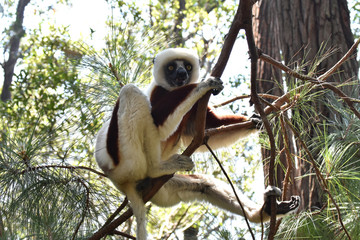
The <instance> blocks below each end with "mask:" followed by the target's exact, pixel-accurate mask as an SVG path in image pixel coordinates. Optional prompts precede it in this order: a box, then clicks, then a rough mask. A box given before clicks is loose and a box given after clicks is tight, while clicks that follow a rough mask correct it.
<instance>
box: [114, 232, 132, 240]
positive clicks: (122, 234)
mask: <svg viewBox="0 0 360 240" xmlns="http://www.w3.org/2000/svg"><path fill="white" fill-rule="evenodd" d="M112 234H116V235H119V236H123V237H126V238H129V239H136V237H134V236H131V235H129V234H127V233H124V232H120V231H116V230H114V231H113V232H112Z"/></svg>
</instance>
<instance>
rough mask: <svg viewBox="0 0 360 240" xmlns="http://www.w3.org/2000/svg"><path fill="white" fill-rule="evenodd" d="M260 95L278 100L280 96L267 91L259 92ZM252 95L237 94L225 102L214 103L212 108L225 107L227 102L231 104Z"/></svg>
mask: <svg viewBox="0 0 360 240" xmlns="http://www.w3.org/2000/svg"><path fill="white" fill-rule="evenodd" d="M258 95H259V96H260V97H262V98H269V99H272V100H277V99H278V98H279V97H278V96H275V95H271V94H267V93H259V94H258ZM250 97H251V95H242V96H237V97H234V98H231V99H230V100H227V101H225V102H222V103H220V104H217V105H213V106H212V108H219V107H223V106H225V105H227V104H230V103H232V102H235V101H236V100H241V99H245V98H250Z"/></svg>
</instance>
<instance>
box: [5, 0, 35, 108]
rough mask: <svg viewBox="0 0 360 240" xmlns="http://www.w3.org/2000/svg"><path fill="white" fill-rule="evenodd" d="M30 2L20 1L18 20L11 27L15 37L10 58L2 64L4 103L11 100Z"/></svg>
mask: <svg viewBox="0 0 360 240" xmlns="http://www.w3.org/2000/svg"><path fill="white" fill-rule="evenodd" d="M29 2H30V0H19V2H18V5H17V9H16V20H15V22H14V23H13V25H12V27H11V30H12V31H11V32H12V34H13V35H12V36H11V38H10V43H9V45H10V49H9V57H8V59H7V60H6V61H5V62H4V63H3V64H2V67H3V69H4V84H3V88H2V92H1V100H2V101H4V102H5V101H8V100H10V99H11V92H10V86H11V83H12V79H13V75H14V68H15V64H16V62H17V60H18V58H19V48H20V40H21V38H22V37H23V36H24V34H25V30H24V28H23V21H24V11H25V7H26V6H27V5H28V4H29Z"/></svg>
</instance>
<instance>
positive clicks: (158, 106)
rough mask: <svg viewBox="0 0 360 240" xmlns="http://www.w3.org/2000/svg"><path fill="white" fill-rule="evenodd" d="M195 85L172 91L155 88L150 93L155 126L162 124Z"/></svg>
mask: <svg viewBox="0 0 360 240" xmlns="http://www.w3.org/2000/svg"><path fill="white" fill-rule="evenodd" d="M195 87H196V84H188V85H185V86H182V87H179V88H176V89H174V90H172V91H168V90H166V89H165V88H163V87H160V86H156V87H155V88H154V90H153V91H152V93H151V96H150V101H151V115H152V117H153V119H154V123H155V125H156V126H161V125H163V124H164V122H165V121H166V119H167V118H168V117H169V115H170V114H172V113H173V112H174V111H175V109H176V108H177V107H178V106H179V105H180V104H181V103H182V102H184V100H185V99H186V98H187V97H188V95H189V94H190V93H191V92H192V91H193V90H194V88H195Z"/></svg>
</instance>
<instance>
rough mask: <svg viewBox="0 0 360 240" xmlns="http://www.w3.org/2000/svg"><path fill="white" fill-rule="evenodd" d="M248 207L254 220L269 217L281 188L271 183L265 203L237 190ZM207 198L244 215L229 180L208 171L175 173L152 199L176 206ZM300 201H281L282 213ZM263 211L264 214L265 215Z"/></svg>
mask: <svg viewBox="0 0 360 240" xmlns="http://www.w3.org/2000/svg"><path fill="white" fill-rule="evenodd" d="M237 194H238V196H239V198H240V201H241V203H242V205H243V207H244V210H245V213H246V217H247V218H248V219H249V220H250V221H251V222H261V220H262V221H264V222H265V221H268V220H269V218H270V216H269V213H268V212H269V209H270V208H269V207H268V205H269V201H268V197H269V196H271V195H276V196H279V194H281V191H280V190H279V189H278V188H275V187H268V188H267V189H266V191H265V193H264V198H265V204H266V205H265V207H264V208H263V207H262V205H259V204H256V203H254V202H253V201H251V200H250V199H248V198H247V197H246V196H244V195H243V194H241V192H240V191H237ZM194 200H199V201H206V202H209V203H211V204H213V205H215V206H218V207H220V208H222V209H225V210H228V211H230V212H233V213H235V214H239V215H242V216H244V212H243V210H242V209H241V207H240V205H239V203H238V202H237V200H236V197H235V195H234V193H233V191H232V189H231V188H230V186H229V185H228V184H226V183H225V182H222V181H220V180H217V179H215V178H213V177H209V176H204V175H175V176H174V177H173V178H172V179H170V180H169V181H168V182H167V183H166V184H165V185H164V186H163V187H162V188H161V189H160V190H159V193H158V194H156V195H155V196H154V197H153V199H152V200H151V201H152V202H153V203H155V204H157V205H159V206H165V207H166V206H172V205H175V204H177V203H179V202H181V201H184V202H190V201H194ZM299 205H300V198H299V197H292V199H291V200H290V201H289V202H279V203H278V206H279V210H278V215H279V216H280V215H284V214H288V213H292V212H294V211H296V210H297V208H298V207H299ZM261 215H262V216H261Z"/></svg>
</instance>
